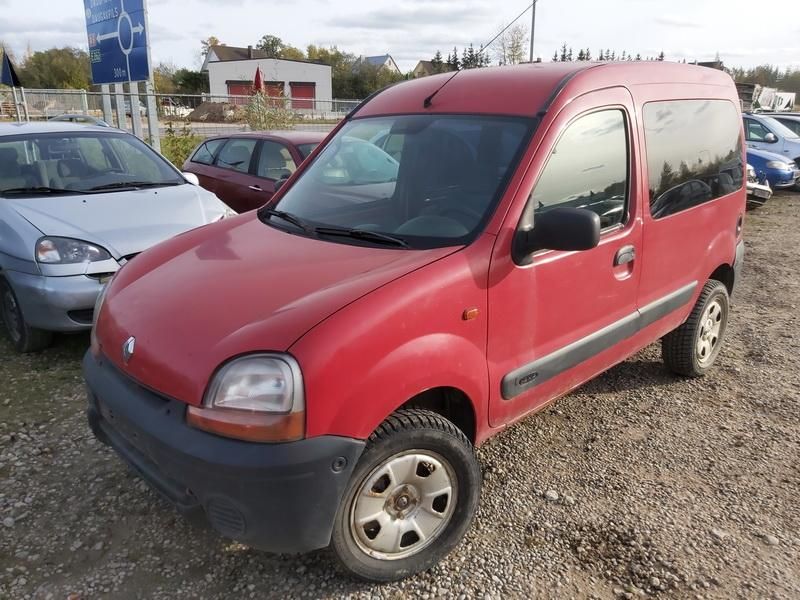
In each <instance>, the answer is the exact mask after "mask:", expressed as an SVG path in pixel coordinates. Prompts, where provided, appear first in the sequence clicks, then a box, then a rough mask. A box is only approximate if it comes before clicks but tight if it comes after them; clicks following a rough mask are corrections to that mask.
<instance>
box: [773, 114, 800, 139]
mask: <svg viewBox="0 0 800 600" xmlns="http://www.w3.org/2000/svg"><path fill="white" fill-rule="evenodd" d="M775 120H776V121H777V122H778V123H780V124H781V125H784V126H785V127H788V128H789V129H791V130H792V131H793V132H794V133H795V134H797V135H800V118H797V119H786V118H783V119H781V118H780V117H775Z"/></svg>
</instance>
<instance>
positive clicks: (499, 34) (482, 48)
mask: <svg viewBox="0 0 800 600" xmlns="http://www.w3.org/2000/svg"><path fill="white" fill-rule="evenodd" d="M537 2H539V0H533V2H531V4H530V5H529V6H526V7H525V10H523V11H522V12H521V13H519V14H518V15H517V16H516V18H515V19H514V20H513V21H511V23H509V24H508V25H506V26H505V27H503V28H502V29H501V30H500V33H498V34H497V35H496V36H494V37H493V38H492V39H491V40H489V42H488V43H486V44H484V45H482V46H481V49H480V50H478V52H477V54H481V53H482V52H483V51H484V50H486V49H487V48H488V47H489V46H490V45H491V44H492V43H493V42H494V41H495V40H496V39H497V38H499V37H500V36H501V35H503V34H504V33H505V32H506V31H507V30H508V28H509V27H511V26H512V25H513V24H514V23H516V22H517V21H519V20H520V19H521V18H522V17H523V16H524V15H525V13H526V12H528V11H529V10H531V9H532V8H533V7H534V5H535V4H536V3H537ZM531 38H533V32H532V31H531Z"/></svg>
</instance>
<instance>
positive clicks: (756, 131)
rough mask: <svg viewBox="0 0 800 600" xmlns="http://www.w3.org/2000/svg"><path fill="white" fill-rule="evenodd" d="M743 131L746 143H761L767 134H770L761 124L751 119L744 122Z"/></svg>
mask: <svg viewBox="0 0 800 600" xmlns="http://www.w3.org/2000/svg"><path fill="white" fill-rule="evenodd" d="M744 131H745V136H746V137H747V141H748V142H763V141H765V140H766V139H767V134H769V133H772V132H771V131H770V130H769V129H767V128H766V127H764V126H763V125H762V124H761V123H759V122H758V121H754V120H753V119H745V120H744Z"/></svg>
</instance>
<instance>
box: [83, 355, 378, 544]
mask: <svg viewBox="0 0 800 600" xmlns="http://www.w3.org/2000/svg"><path fill="white" fill-rule="evenodd" d="M83 373H84V377H85V378H86V383H87V387H88V393H89V409H88V417H89V425H90V426H91V428H92V431H93V432H94V434H95V436H96V437H97V438H98V439H99V440H100V441H102V442H104V443H106V444H108V445H109V446H111V447H112V448H114V449H115V450H116V451H117V453H118V454H119V455H120V456H121V457H122V458H123V459H124V460H125V461H126V462H127V463H128V464H129V465H130V466H132V467H133V468H134V469H135V470H136V471H137V472H138V473H139V474H140V475H141V476H142V477H143V478H144V479H145V480H146V481H147V482H148V483H149V484H150V485H151V486H152V487H153V488H155V489H156V490H157V491H159V492H160V493H161V494H162V495H163V496H164V497H166V498H167V499H168V500H169V501H170V502H172V503H173V504H174V505H175V506H176V507H177V508H178V510H180V511H181V512H182V513H184V514H186V515H187V516H189V517H190V518H193V520H202V519H203V516H205V519H206V520H207V521H208V522H209V523H210V525H211V526H212V527H213V528H214V529H216V530H217V531H219V532H220V533H221V534H223V535H224V536H226V537H230V538H232V539H235V540H238V541H241V542H243V543H246V544H248V545H250V546H253V547H255V548H259V549H262V550H266V551H269V552H279V553H297V552H307V551H310V550H314V549H317V548H323V547H325V546H327V545H328V543H329V541H330V536H331V530H332V528H333V520H334V516H335V514H336V510H337V509H338V507H339V502H340V500H341V498H342V495H343V493H344V489H345V486H346V484H347V481H348V479H349V478H350V475H351V474H352V472H353V468H354V467H355V464H356V461H357V460H358V458H359V456H360V455H361V452H362V450H363V449H364V442H363V441H361V440H355V439H350V438H343V437H335V436H322V437H316V438H311V439H307V440H302V441H299V442H291V443H285V444H255V443H251V442H242V441H237V440H232V439H227V438H222V437H218V436H215V435H211V434H208V433H205V432H202V431H199V430H197V429H194V428H192V427H189V426H188V425H187V424H186V421H185V413H186V405H185V404H183V403H181V402H178V401H176V400H169V399H166V398H163V397H161V396H159V395H157V394H154V393H153V392H150V391H149V390H146V389H144V388H143V387H141V386H140V385H138V384H137V383H135V382H133V381H132V380H131V379H129V378H128V377H126V376H125V375H124V374H122V373H121V372H120V371H119V370H117V369H116V368H115V367H114V366H113V365H111V364H110V363H109V362H108V361H107V360H104V359H103V358H100V359H99V360H98V359H95V357H94V356H92V354H91V352H87V353H86V356H85V357H84V359H83ZM342 459H343V460H342Z"/></svg>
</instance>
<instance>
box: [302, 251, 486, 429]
mask: <svg viewBox="0 0 800 600" xmlns="http://www.w3.org/2000/svg"><path fill="white" fill-rule="evenodd" d="M492 241H493V240H491V239H487V240H485V241H484V240H478V241H476V242H475V243H474V244H473V245H472V246H470V247H468V248H467V249H465V250H462V251H459V252H456V253H454V254H451V255H448V256H446V257H444V258H442V259H440V260H438V261H435V262H433V263H431V264H428V265H426V266H425V267H422V268H421V269H418V270H416V271H414V272H412V273H408V274H406V275H404V276H402V277H400V278H399V279H396V280H394V281H392V282H390V283H388V284H386V285H384V286H383V287H381V288H379V289H377V290H375V291H373V292H371V293H369V294H368V295H366V296H364V297H362V298H360V299H359V300H357V301H355V302H353V303H352V304H350V305H348V306H346V307H344V308H343V309H341V310H340V311H338V312H337V313H335V314H334V315H332V316H331V317H329V318H328V319H326V320H325V321H323V322H322V323H320V324H318V325H317V326H316V327H314V328H313V329H312V330H311V331H309V332H308V333H307V334H306V335H304V336H303V337H302V338H300V339H299V340H298V341H297V342H295V343H294V344H293V345H292V347H291V348H290V349H289V351H290V353H291V354H292V355H293V356H294V357H295V358H296V359H297V360H298V362H299V363H300V367H301V369H302V372H303V383H304V387H305V392H306V419H307V423H306V432H307V435H308V436H309V437H313V436H318V435H341V436H346V437H354V438H358V439H366V438H367V437H369V435H370V434H371V433H372V432H373V431H374V430H375V429H376V428H377V427H378V425H380V423H381V422H382V421H383V420H384V419H385V418H386V417H387V416H389V415H390V414H391V413H392V412H394V411H395V410H396V409H397V408H398V407H400V406H402V405H403V404H404V403H406V402H408V400H410V399H412V398H413V397H415V396H416V395H418V394H419V393H421V392H424V391H426V390H429V389H431V388H434V387H451V388H456V389H458V390H460V391H462V392H463V393H464V394H465V395H466V396H467V397H468V398H469V399H470V401H471V402H472V405H473V410H474V412H475V418H476V437H477V439H478V440H480V439H482V436H483V434H484V432H485V429H486V427H487V418H486V414H487V402H488V397H489V393H488V388H489V375H488V367H487V362H486V336H487V316H488V310H487V292H486V282H487V277H488V256H489V252H488V249H489V248H490V247H491V243H492ZM468 308H469V309H477V314H478V316H477V318H474V319H473V318H466V319H465V318H464V315H465V310H466V309H468Z"/></svg>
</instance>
